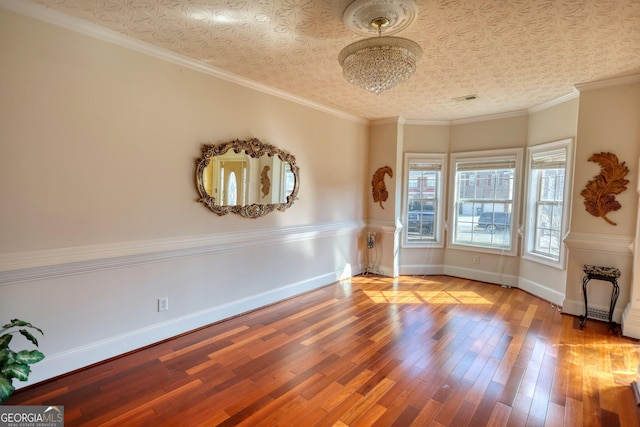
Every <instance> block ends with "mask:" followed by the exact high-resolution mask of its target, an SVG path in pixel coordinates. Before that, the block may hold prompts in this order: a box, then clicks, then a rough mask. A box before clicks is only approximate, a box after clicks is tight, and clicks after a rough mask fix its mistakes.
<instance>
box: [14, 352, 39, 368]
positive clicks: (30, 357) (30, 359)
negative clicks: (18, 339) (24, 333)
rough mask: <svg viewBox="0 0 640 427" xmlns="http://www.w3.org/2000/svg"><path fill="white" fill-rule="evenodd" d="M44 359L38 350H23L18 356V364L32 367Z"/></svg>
mask: <svg viewBox="0 0 640 427" xmlns="http://www.w3.org/2000/svg"><path fill="white" fill-rule="evenodd" d="M42 359H44V354H42V353H40V352H39V351H38V350H32V351H27V350H22V351H19V352H18V353H17V354H16V359H15V360H16V363H20V364H23V365H31V364H33V363H37V362H39V361H41V360H42Z"/></svg>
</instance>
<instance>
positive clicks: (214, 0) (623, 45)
mask: <svg viewBox="0 0 640 427" xmlns="http://www.w3.org/2000/svg"><path fill="white" fill-rule="evenodd" d="M34 2H35V3H39V4H41V5H44V6H46V7H48V8H52V9H55V10H57V11H59V12H62V13H65V14H67V15H71V16H73V17H77V18H80V19H82V20H85V21H88V22H91V23H94V24H97V25H99V26H102V27H106V28H108V29H111V30H114V31H116V32H118V33H121V34H124V35H127V36H130V37H133V38H136V39H139V40H142V41H145V42H148V43H151V44H153V45H156V46H159V47H162V48H165V49H168V50H170V51H173V52H176V53H179V54H182V55H185V56H187V57H190V58H193V59H195V60H198V61H202V62H204V63H206V64H209V65H211V66H213V67H216V68H219V69H223V70H226V71H229V72H232V73H234V74H237V75H239V76H242V77H245V78H248V79H251V80H254V81H256V82H259V83H262V84H265V85H268V86H271V87H274V88H277V89H279V90H282V91H285V92H287V93H290V94H293V95H296V96H298V97H302V98H305V99H307V100H310V101H313V102H315V103H318V104H322V105H324V106H326V107H329V108H332V109H337V110H340V111H343V112H346V113H349V114H353V115H356V116H359V117H362V118H367V119H380V118H387V117H396V116H400V117H404V118H406V119H417V120H456V119H463V118H471V117H478V116H485V115H490V114H498V113H506V112H512V111H520V110H526V109H529V108H532V107H535V106H538V105H540V104H544V103H546V102H549V101H552V100H554V99H557V98H559V97H562V96H564V95H568V94H570V93H571V92H572V91H573V90H574V85H575V84H578V83H583V82H589V81H595V80H602V79H608V78H613V77H621V76H627V75H631V74H637V73H640V1H639V0H590V1H585V0H582V1H579V0H501V1H500V0H418V1H417V4H418V17H417V19H416V21H415V22H414V23H413V25H411V26H410V27H409V28H407V29H406V30H404V31H402V32H400V33H398V34H396V35H397V36H400V37H406V38H409V39H412V40H414V41H416V42H417V43H418V44H420V46H421V47H422V49H423V51H424V54H423V56H422V59H421V60H420V61H419V63H418V70H417V71H416V74H415V75H414V76H413V77H412V78H411V79H410V80H409V81H408V82H406V83H403V84H402V85H400V86H397V87H395V88H393V89H391V90H389V91H387V92H384V93H382V94H380V95H374V94H372V93H369V92H367V91H365V90H363V89H360V88H358V87H356V86H353V85H351V84H349V83H347V82H346V81H345V80H344V79H343V78H342V70H341V68H340V66H339V64H338V60H337V57H338V53H339V52H340V50H341V49H342V48H343V47H345V46H346V45H347V44H349V43H351V42H354V41H356V40H359V39H361V38H362V36H358V35H357V34H354V33H353V32H351V31H349V30H348V29H346V28H345V26H344V24H343V21H342V14H343V11H344V10H345V8H346V7H347V6H348V5H349V3H350V2H351V0H336V1H331V0H255V1H243V0H239V1H231V0H35V1H34ZM469 94H477V95H478V97H479V98H478V99H476V100H473V101H463V102H460V101H453V100H452V99H453V98H457V97H462V96H465V95H469Z"/></svg>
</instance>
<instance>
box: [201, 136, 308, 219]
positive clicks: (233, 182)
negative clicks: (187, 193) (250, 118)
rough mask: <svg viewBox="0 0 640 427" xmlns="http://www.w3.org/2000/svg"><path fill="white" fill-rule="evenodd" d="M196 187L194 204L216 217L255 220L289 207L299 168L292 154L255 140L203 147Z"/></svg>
mask: <svg viewBox="0 0 640 427" xmlns="http://www.w3.org/2000/svg"><path fill="white" fill-rule="evenodd" d="M196 185H197V188H198V193H200V198H199V199H198V201H199V202H201V203H202V204H204V205H205V206H207V207H208V208H209V209H211V210H212V211H213V212H215V213H216V214H218V215H226V214H228V213H230V212H232V213H237V214H239V215H242V216H244V217H246V218H258V217H261V216H264V215H266V214H268V213H270V212H273V211H274V210H279V211H285V210H286V209H288V208H289V207H290V206H291V205H292V204H293V202H294V201H295V200H296V198H297V196H298V189H299V185H300V176H299V168H298V165H296V159H295V157H294V156H293V155H292V154H290V153H287V152H286V151H283V150H281V149H279V148H278V147H276V146H274V145H271V144H266V143H264V142H262V141H260V140H259V139H256V138H253V139H249V140H246V141H243V140H239V139H236V140H233V141H229V142H225V143H222V144H204V145H203V146H202V157H200V158H199V159H197V160H196Z"/></svg>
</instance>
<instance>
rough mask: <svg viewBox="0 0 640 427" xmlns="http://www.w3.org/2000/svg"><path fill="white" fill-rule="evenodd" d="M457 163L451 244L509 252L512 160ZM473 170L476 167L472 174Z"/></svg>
mask: <svg viewBox="0 0 640 427" xmlns="http://www.w3.org/2000/svg"><path fill="white" fill-rule="evenodd" d="M489 164H493V163H491V162H484V163H482V162H475V163H466V164H465V163H458V164H457V165H456V206H457V209H456V212H455V226H454V237H453V242H454V243H456V244H467V245H474V246H486V247H493V248H511V223H512V218H511V212H512V211H513V188H514V175H515V160H513V161H508V160H507V161H501V162H496V163H495V164H493V165H494V167H493V168H491V167H488V165H489ZM473 166H475V167H477V169H476V170H474V169H473Z"/></svg>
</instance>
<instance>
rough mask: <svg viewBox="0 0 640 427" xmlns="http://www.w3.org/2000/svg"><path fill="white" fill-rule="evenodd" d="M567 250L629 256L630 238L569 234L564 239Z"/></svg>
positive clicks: (609, 235)
mask: <svg viewBox="0 0 640 427" xmlns="http://www.w3.org/2000/svg"><path fill="white" fill-rule="evenodd" d="M564 243H565V245H567V247H568V248H569V249H572V250H578V251H586V252H599V253H602V252H607V253H612V254H625V255H631V249H632V248H631V245H632V244H633V237H632V236H624V235H611V234H597V233H577V232H574V231H572V232H570V233H569V235H568V236H567V237H565V239H564Z"/></svg>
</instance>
